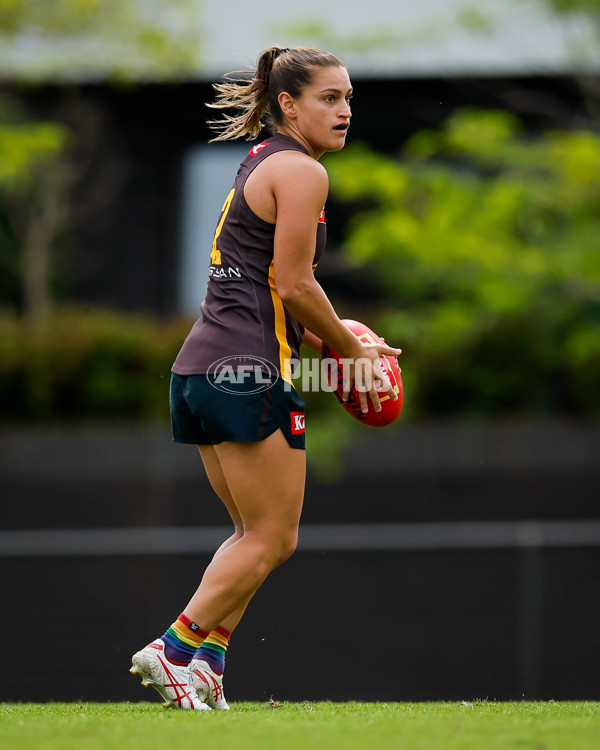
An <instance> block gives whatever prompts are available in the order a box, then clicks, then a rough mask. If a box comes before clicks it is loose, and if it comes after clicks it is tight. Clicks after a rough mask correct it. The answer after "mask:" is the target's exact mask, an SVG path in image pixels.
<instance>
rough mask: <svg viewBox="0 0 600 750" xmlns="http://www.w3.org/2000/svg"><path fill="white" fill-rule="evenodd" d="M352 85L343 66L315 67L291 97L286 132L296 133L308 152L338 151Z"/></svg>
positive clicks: (343, 137)
mask: <svg viewBox="0 0 600 750" xmlns="http://www.w3.org/2000/svg"><path fill="white" fill-rule="evenodd" d="M351 97H352V85H351V83H350V77H349V76H348V71H347V70H346V68H343V67H341V66H329V67H327V68H315V69H314V73H313V79H312V83H310V84H309V85H307V86H305V87H304V89H303V90H302V95H301V96H300V98H299V99H294V100H293V111H292V113H291V114H292V117H291V119H290V121H289V125H290V128H291V131H292V132H290V135H292V136H295V137H298V136H300V137H301V138H302V140H303V142H304V143H305V144H306V145H307V147H308V149H309V152H310V153H311V155H312V156H314V157H315V158H316V159H318V158H319V157H320V156H322V154H323V153H325V151H339V149H341V148H343V147H344V144H345V143H346V133H347V132H348V127H349V125H350V117H351V114H352V113H351V111H350V99H351Z"/></svg>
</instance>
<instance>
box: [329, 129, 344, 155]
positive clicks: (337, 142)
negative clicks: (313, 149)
mask: <svg viewBox="0 0 600 750" xmlns="http://www.w3.org/2000/svg"><path fill="white" fill-rule="evenodd" d="M345 145H346V132H345V131H344V132H343V133H341V134H340V132H336V133H335V137H334V138H333V139H332V145H331V146H330V147H329V148H328V149H327V150H328V151H339V150H340V149H342V148H344V146H345Z"/></svg>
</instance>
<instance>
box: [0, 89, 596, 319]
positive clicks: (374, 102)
mask: <svg viewBox="0 0 600 750" xmlns="http://www.w3.org/2000/svg"><path fill="white" fill-rule="evenodd" d="M354 86H355V98H354V102H353V110H354V115H353V120H352V126H351V130H350V134H349V137H348V142H349V143H351V142H352V141H353V140H354V141H357V140H363V141H367V142H369V143H371V144H372V145H373V146H375V147H376V148H378V149H381V150H386V151H391V152H393V151H395V150H397V149H398V148H399V147H400V145H401V144H402V142H403V141H404V140H405V139H406V138H407V137H408V136H409V135H411V134H412V133H414V132H415V131H416V130H419V129H421V128H424V127H432V126H436V125H438V124H439V123H440V122H442V121H443V120H445V119H446V118H447V117H448V116H449V115H450V114H451V113H452V112H453V111H454V110H455V109H456V108H457V107H460V106H464V105H476V106H483V107H503V108H507V109H509V110H511V111H513V112H515V113H516V114H518V115H519V116H520V117H522V118H524V121H525V123H526V126H527V127H528V128H529V129H530V130H532V131H536V130H543V129H546V128H549V127H566V128H570V127H578V126H585V125H589V123H590V119H589V116H588V113H587V110H586V104H585V98H584V97H583V96H582V93H581V88H580V85H579V82H578V81H577V80H575V79H571V78H567V77H543V76H541V77H535V78H527V77H520V78H519V77H516V78H501V77H494V78H477V77H470V78H453V79H450V78H437V79H427V78H424V79H411V80H393V79H389V80H387V79H386V80H361V79H357V80H355V81H354ZM4 91H5V93H9V94H11V95H12V96H15V97H17V98H18V99H19V101H21V102H22V103H23V104H24V105H25V106H26V107H27V108H28V109H29V111H30V112H31V114H32V115H34V116H36V117H40V118H50V119H56V120H58V121H61V122H64V123H66V124H67V125H68V126H69V127H70V128H71V130H72V132H73V134H74V140H73V143H72V148H71V158H72V165H73V170H74V171H73V189H72V194H73V213H72V218H71V221H72V229H73V233H72V239H71V240H70V241H69V242H68V243H66V246H65V247H63V248H62V249H61V268H62V270H61V272H60V273H59V278H58V279H57V288H58V289H59V290H60V293H61V294H63V295H64V296H66V297H68V298H75V299H79V300H81V301H84V302H91V303H98V304H108V305H111V306H118V307H122V308H129V309H145V310H150V311H156V312H159V313H166V312H170V311H173V310H174V308H175V305H176V296H175V284H176V276H177V274H176V264H177V249H178V240H179V238H178V231H179V199H180V196H179V191H180V178H181V166H182V158H183V155H184V154H185V152H186V151H187V149H189V148H190V147H191V146H193V145H195V144H198V143H205V142H206V141H207V140H208V138H209V132H208V130H207V128H206V124H205V122H206V119H207V117H209V116H211V113H210V110H208V109H207V108H206V107H205V104H204V103H205V102H206V101H209V100H210V99H211V98H212V90H211V86H210V85H209V84H207V83H185V84H180V85H139V86H121V87H118V86H115V87H111V86H108V85H104V84H103V85H81V86H76V87H73V86H70V87H65V86H63V87H57V86H45V87H41V88H31V89H27V88H19V89H16V88H13V89H7V88H6V87H5V88H4ZM232 178H233V175H232ZM344 218H345V215H344V212H343V210H342V209H341V208H340V207H336V206H335V205H334V204H333V203H331V205H328V219H329V221H328V229H329V233H330V239H331V242H330V245H331V246H333V247H334V246H335V244H336V240H337V239H339V235H340V231H341V227H342V224H343V221H344ZM215 221H216V218H215ZM338 291H340V292H341V293H343V290H338Z"/></svg>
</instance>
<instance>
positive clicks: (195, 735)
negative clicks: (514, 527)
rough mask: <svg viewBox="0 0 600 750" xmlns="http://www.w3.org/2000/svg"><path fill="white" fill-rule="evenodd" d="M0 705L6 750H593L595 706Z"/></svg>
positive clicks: (599, 710)
mask: <svg viewBox="0 0 600 750" xmlns="http://www.w3.org/2000/svg"><path fill="white" fill-rule="evenodd" d="M271 703H272V705H269V704H268V703H236V704H233V705H232V710H231V711H230V712H218V711H213V712H208V711H207V712H202V713H197V712H187V711H176V710H166V709H163V708H162V707H161V706H160V704H158V703H81V704H79V703H48V704H27V703H24V704H18V703H17V704H14V703H12V704H9V703H4V704H0V747H1V748H2V749H3V750H17V749H18V750H34V749H35V750H71V749H72V750H96V748H98V750H100V748H102V750H121V749H123V750H128V749H129V748H131V750H134V749H135V750H139V749H140V748H143V750H152V749H153V748H157V749H158V748H160V750H167V749H168V750H171V749H173V750H176V749H177V748H186V749H188V748H190V749H191V748H197V749H198V750H350V749H352V750H354V749H357V750H358V749H359V748H360V749H361V750H362V749H364V750H379V749H381V750H383V749H384V748H385V749H386V750H387V749H388V748H401V749H402V750H417V749H418V750H421V749H422V750H437V749H438V748H440V749H441V748H444V750H497V749H498V750H499V749H500V748H501V749H502V750H509V749H510V750H513V749H514V750H598V748H600V703H595V702H588V701H580V702H569V703H567V702H564V703H555V702H548V703H527V702H523V703H493V702H486V701H474V702H461V703H282V704H279V703H273V702H271Z"/></svg>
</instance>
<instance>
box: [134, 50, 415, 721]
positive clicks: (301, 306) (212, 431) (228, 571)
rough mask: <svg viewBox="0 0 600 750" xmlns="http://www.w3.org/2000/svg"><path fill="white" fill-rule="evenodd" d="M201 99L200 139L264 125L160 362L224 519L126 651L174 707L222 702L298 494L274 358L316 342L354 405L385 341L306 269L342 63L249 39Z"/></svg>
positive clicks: (293, 435)
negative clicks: (204, 131) (205, 561)
mask: <svg viewBox="0 0 600 750" xmlns="http://www.w3.org/2000/svg"><path fill="white" fill-rule="evenodd" d="M215 89H216V91H217V97H216V100H215V103H214V104H212V105H210V106H212V107H214V108H217V109H227V110H231V111H233V114H227V115H225V117H224V119H221V120H219V121H217V122H213V123H211V126H212V127H213V128H214V129H215V130H216V132H217V133H218V135H217V137H216V138H214V140H216V141H226V140H231V139H235V138H240V137H246V138H248V139H257V137H258V136H259V133H260V132H261V129H262V127H263V124H267V125H268V126H269V127H270V130H271V132H272V134H273V135H272V136H271V137H270V138H267V139H266V140H264V141H262V142H261V143H257V144H256V145H255V146H253V147H252V148H251V149H250V152H249V154H248V156H247V157H246V158H245V159H244V161H243V162H242V164H241V166H240V169H239V171H238V173H237V176H236V178H235V181H234V183H233V187H232V189H231V191H230V193H229V195H228V196H227V197H226V199H225V203H224V205H223V209H222V211H221V215H220V217H219V220H218V223H217V228H216V231H215V236H214V241H213V245H212V252H211V256H210V272H209V282H208V288H207V293H206V298H205V302H204V303H203V305H202V317H201V319H200V320H198V321H197V322H196V323H195V324H194V326H193V328H192V330H191V332H190V334H189V336H188V337H187V339H186V340H185V342H184V344H183V347H182V349H181V351H180V352H179V355H178V356H177V359H176V361H175V363H174V365H173V373H172V380H171V392H170V406H171V415H172V424H173V435H174V439H175V441H177V442H182V443H193V444H195V445H197V446H198V449H199V451H200V455H201V456H202V460H203V462H204V466H205V469H206V473H207V475H208V478H209V481H210V483H211V485H212V487H213V488H214V490H215V492H216V494H217V495H218V496H219V498H220V499H221V500H222V501H223V503H224V504H225V506H226V507H227V510H228V511H229V514H230V515H231V519H232V521H233V524H234V527H235V531H234V533H233V535H232V536H231V537H230V538H229V539H227V540H226V541H225V542H223V544H222V545H221V547H220V548H219V549H218V550H217V552H216V553H215V555H214V557H213V559H212V561H211V563H210V564H209V566H208V567H207V569H206V570H205V572H204V575H203V577H202V580H201V583H200V585H199V587H198V589H197V590H196V592H195V593H194V595H193V596H192V598H191V599H190V601H189V602H188V604H187V606H186V607H185V609H184V610H183V613H182V614H181V615H180V616H179V617H178V618H177V619H176V620H175V622H174V623H173V624H172V625H171V626H170V627H169V628H168V629H167V631H166V632H165V634H164V635H163V636H161V637H160V638H157V639H156V640H155V641H153V642H152V643H150V644H149V645H148V646H146V647H145V648H143V649H142V650H141V651H139V652H138V653H136V654H135V655H134V656H133V659H132V661H133V665H132V668H131V671H132V672H133V673H136V674H139V675H141V676H142V681H143V683H144V684H146V685H152V686H153V687H155V688H156V690H157V691H158V692H159V693H160V694H161V695H162V697H163V698H164V699H165V701H166V705H175V706H178V707H179V708H183V709H195V710H204V709H207V708H217V709H219V708H221V709H227V708H228V705H227V703H226V701H225V697H224V695H223V684H222V683H223V670H224V659H225V651H226V649H227V645H228V642H229V637H230V635H231V633H232V632H233V630H234V629H235V627H236V626H237V624H238V623H239V621H240V619H241V617H242V615H243V614H244V610H245V609H246V607H247V606H248V603H249V601H250V600H251V598H252V596H253V594H254V593H255V591H256V590H257V589H258V587H259V586H260V585H261V584H262V582H263V581H264V580H265V578H266V577H267V576H268V574H269V573H270V572H271V571H272V570H273V569H274V568H275V567H276V566H278V565H280V564H281V563H282V562H284V561H285V560H286V559H287V558H288V557H289V556H290V555H291V554H292V552H293V551H294V549H295V547H296V541H297V536H298V524H299V521H300V512H301V509H302V502H303V497H304V482H305V452H304V437H305V436H304V431H305V426H304V403H303V401H302V399H301V398H300V396H299V394H298V393H297V392H296V391H295V389H294V387H293V385H292V380H291V371H290V361H291V360H292V359H294V358H296V359H297V358H298V357H299V350H300V344H301V343H302V342H304V343H305V344H307V345H308V346H310V347H311V348H313V349H314V350H315V351H316V352H320V350H321V345H322V342H326V343H327V344H328V345H329V346H330V347H331V348H332V349H334V350H335V351H337V352H338V353H340V354H341V355H342V356H343V357H344V358H346V359H347V360H348V362H349V369H348V377H347V379H346V384H345V395H344V397H345V398H347V397H348V394H349V392H350V389H351V387H352V386H353V384H354V382H355V380H356V378H357V372H358V371H357V367H355V365H356V364H357V361H358V360H360V361H361V363H362V365H364V366H363V377H364V382H365V383H366V384H367V385H369V384H371V385H370V388H369V389H368V390H365V391H364V392H361V394H360V398H361V404H362V408H363V410H364V411H366V410H367V409H368V401H367V399H368V398H370V399H371V401H372V403H373V406H374V408H375V409H376V410H378V411H379V410H380V409H381V406H380V404H379V399H378V396H377V390H376V388H375V382H376V381H377V379H380V380H383V381H384V383H385V390H387V392H388V393H389V395H390V397H391V398H392V399H396V398H397V395H396V393H395V392H394V390H393V389H392V386H391V384H389V382H388V381H386V378H385V376H384V375H383V376H382V372H381V369H380V361H379V358H380V356H381V355H382V354H389V355H392V356H397V355H398V354H399V353H400V350H399V349H394V348H392V347H390V346H388V345H386V344H365V343H362V342H361V341H359V339H358V338H357V337H356V336H355V335H354V334H353V333H352V332H351V331H350V330H349V329H348V328H347V327H346V326H345V325H344V324H343V323H342V322H341V321H340V319H339V318H338V316H337V315H336V313H335V311H334V309H333V307H332V305H331V303H330V302H329V299H328V298H327V296H326V295H325V293H324V291H323V289H322V288H321V286H320V285H319V284H318V282H317V281H316V279H315V276H314V269H315V267H316V264H317V263H318V261H319V258H320V257H321V255H322V253H323V250H324V247H325V212H324V206H325V200H326V198H327V191H328V178H327V173H326V171H325V169H324V167H323V166H322V165H321V164H320V163H319V159H320V158H321V156H322V155H323V154H324V153H325V152H328V151H338V150H340V149H341V148H342V147H343V146H344V143H345V141H346V135H347V133H348V127H349V125H350V117H351V112H350V99H351V96H352V87H351V84H350V79H349V77H348V72H347V70H346V68H345V67H344V65H343V64H342V63H341V62H340V61H339V60H338V59H337V58H336V57H334V56H333V55H331V54H329V53H327V52H323V51H321V50H316V49H310V48H295V49H284V48H281V47H272V48H270V49H268V50H266V51H264V52H263V53H262V54H261V55H260V57H259V60H258V63H257V67H256V70H255V72H254V74H253V75H252V77H251V78H240V77H239V76H238V77H235V76H234V75H233V74H231V75H229V76H226V77H225V80H224V82H223V83H219V84H215Z"/></svg>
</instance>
